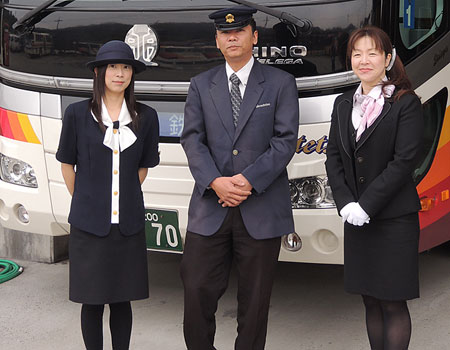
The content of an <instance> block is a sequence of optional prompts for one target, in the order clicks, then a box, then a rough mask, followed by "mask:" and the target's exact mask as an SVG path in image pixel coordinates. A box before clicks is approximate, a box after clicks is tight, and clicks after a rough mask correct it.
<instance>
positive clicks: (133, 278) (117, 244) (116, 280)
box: [69, 225, 148, 304]
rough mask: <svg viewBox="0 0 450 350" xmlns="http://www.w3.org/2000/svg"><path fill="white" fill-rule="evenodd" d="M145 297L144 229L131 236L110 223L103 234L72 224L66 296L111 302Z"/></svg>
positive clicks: (145, 253) (74, 299)
mask: <svg viewBox="0 0 450 350" xmlns="http://www.w3.org/2000/svg"><path fill="white" fill-rule="evenodd" d="M145 298H148V270H147V248H146V243H145V232H144V230H142V231H141V232H139V233H138V234H135V235H132V236H124V235H122V234H121V233H120V230H119V225H111V230H110V232H109V234H108V235H107V236H106V237H98V236H95V235H93V234H90V233H87V232H85V231H82V230H80V229H78V228H76V227H74V226H71V228H70V237H69V299H70V300H71V301H74V302H77V303H83V304H112V303H118V302H123V301H130V300H138V299H145Z"/></svg>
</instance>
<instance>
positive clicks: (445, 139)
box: [437, 106, 450, 149]
mask: <svg viewBox="0 0 450 350" xmlns="http://www.w3.org/2000/svg"><path fill="white" fill-rule="evenodd" d="M448 143H450V106H449V107H447V110H446V112H445V116H444V123H443V124H442V131H441V136H440V137H439V144H438V147H437V149H439V148H441V147H443V146H444V145H446V144H448Z"/></svg>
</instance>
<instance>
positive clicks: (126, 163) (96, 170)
mask: <svg viewBox="0 0 450 350" xmlns="http://www.w3.org/2000/svg"><path fill="white" fill-rule="evenodd" d="M137 111H138V114H139V127H138V130H137V132H136V131H135V130H133V129H132V127H131V124H129V125H128V126H129V127H130V129H132V130H133V132H134V133H135V134H136V136H137V140H136V141H135V142H134V143H133V145H131V146H130V147H129V148H127V149H126V150H124V151H123V152H121V153H120V166H119V174H118V176H119V191H120V195H119V227H120V232H121V233H122V234H123V235H126V236H130V235H133V234H136V233H138V232H139V231H141V230H142V229H143V228H144V224H145V219H144V200H143V195H142V190H141V185H140V182H139V175H138V169H139V168H151V167H154V166H156V165H157V164H158V163H159V154H158V141H159V123H158V116H157V114H156V111H155V110H154V109H152V108H150V107H148V106H146V105H143V104H140V103H138V104H137ZM103 138H104V133H103V132H102V131H101V130H100V128H99V126H98V123H97V122H96V121H95V120H94V118H93V117H92V114H91V112H90V109H89V100H84V101H81V102H77V103H74V104H71V105H70V106H69V107H67V110H66V112H65V114H64V119H63V126H62V130H61V138H60V142H59V147H58V151H57V153H56V159H58V160H59V161H60V162H62V163H67V164H74V165H76V175H75V188H74V193H73V197H72V204H71V207H70V214H69V223H70V224H71V225H74V226H75V227H77V228H79V229H81V230H83V231H86V232H89V233H92V234H95V235H97V236H106V235H108V233H109V231H110V227H111V187H112V177H113V169H112V154H111V152H112V150H111V149H110V148H108V147H106V146H105V145H103Z"/></svg>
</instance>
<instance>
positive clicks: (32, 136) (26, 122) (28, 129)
mask: <svg viewBox="0 0 450 350" xmlns="http://www.w3.org/2000/svg"><path fill="white" fill-rule="evenodd" d="M17 118H18V120H19V123H20V126H21V128H22V131H23V133H24V135H25V138H26V139H27V142H30V143H37V144H41V141H39V139H38V137H37V136H36V133H35V132H34V129H33V127H32V126H31V123H30V119H29V117H28V115H27V114H23V113H17Z"/></svg>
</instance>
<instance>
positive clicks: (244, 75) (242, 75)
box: [225, 56, 255, 98]
mask: <svg viewBox="0 0 450 350" xmlns="http://www.w3.org/2000/svg"><path fill="white" fill-rule="evenodd" d="M254 62H255V59H254V58H253V56H252V57H250V59H249V61H248V62H247V63H246V64H245V66H244V67H242V68H241V69H239V70H238V71H237V72H235V71H234V70H233V68H231V67H230V65H229V64H228V62H226V63H225V70H226V72H227V78H228V89H229V90H230V92H231V86H232V83H231V81H230V76H231V74H233V73H235V74H236V75H237V76H238V78H239V80H240V81H241V83H240V84H239V90H240V91H241V97H242V98H244V92H245V88H246V87H247V82H248V77H249V76H250V72H251V70H252V67H253V63H254Z"/></svg>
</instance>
